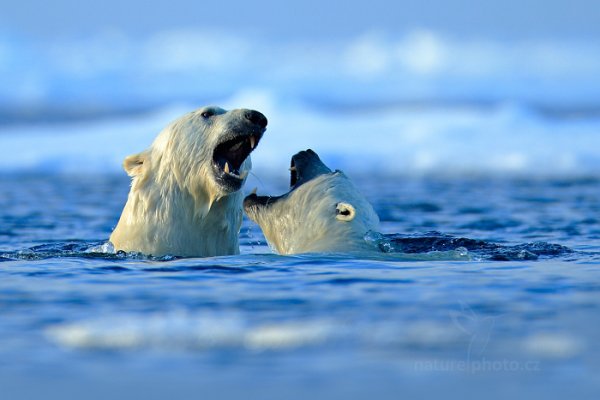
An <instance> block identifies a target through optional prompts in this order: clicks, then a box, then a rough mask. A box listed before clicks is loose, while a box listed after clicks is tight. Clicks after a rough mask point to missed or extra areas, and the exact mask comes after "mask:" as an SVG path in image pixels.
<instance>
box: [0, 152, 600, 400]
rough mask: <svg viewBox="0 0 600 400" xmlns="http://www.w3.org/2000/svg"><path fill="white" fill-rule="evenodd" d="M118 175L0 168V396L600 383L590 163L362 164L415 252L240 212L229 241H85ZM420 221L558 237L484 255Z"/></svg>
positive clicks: (431, 391)
mask: <svg viewBox="0 0 600 400" xmlns="http://www.w3.org/2000/svg"><path fill="white" fill-rule="evenodd" d="M258 151H259V150H257V152H258ZM123 175H124V174H108V173H107V174H97V175H87V174H79V175H75V174H72V175H63V174H57V173H50V174H48V173H46V174H42V173H38V174H31V173H27V174H25V173H23V174H17V173H11V174H4V175H2V176H1V177H0V185H1V187H2V197H0V210H1V211H0V243H1V247H0V312H1V316H2V317H1V318H0V338H1V340H0V360H1V361H0V386H1V387H2V392H3V396H2V397H3V398H7V399H21V398H23V399H29V398H40V397H44V398H56V399H59V398H60V399H63V398H106V397H107V396H110V397H116V398H142V396H143V398H150V399H152V398H164V397H166V396H169V397H182V398H189V397H197V396H220V397H222V398H239V397H260V398H274V399H275V398H306V397H311V398H365V397H367V396H368V397H372V396H377V397H379V398H390V399H391V398H399V397H404V396H416V395H429V396H431V397H433V396H448V395H449V393H450V394H451V397H456V398H459V397H464V396H477V397H481V396H486V397H487V398H505V397H507V396H517V397H533V396H545V397H546V398H564V397H565V396H568V395H570V396H575V397H577V398H582V399H583V398H590V399H591V398H595V396H596V395H597V393H598V390H600V384H599V383H598V380H597V379H596V377H597V374H598V372H599V371H600V347H599V346H598V344H597V340H596V339H597V337H598V335H599V334H600V319H599V318H598V314H599V310H600V241H599V238H600V219H599V218H598V216H599V215H600V208H599V207H600V206H599V204H600V201H599V200H600V195H599V193H600V191H599V190H598V188H599V186H600V180H599V179H597V178H560V179H559V178H556V179H536V178H530V179H525V178H506V177H486V178H480V177H472V178H462V179H461V178H457V177H454V178H440V177H432V176H428V177H418V178H415V177H412V178H411V177H407V176H392V175H387V176H386V175H381V176H377V177H371V178H368V179H367V178H365V177H359V176H357V177H356V178H357V179H356V183H357V185H358V187H359V188H361V190H364V191H365V193H367V196H368V198H369V200H370V201H372V203H373V204H374V207H375V209H376V211H377V212H378V213H379V215H380V217H381V220H382V232H383V233H384V234H401V235H396V236H395V238H396V239H402V238H403V239H405V242H404V243H405V244H406V243H407V242H406V240H408V238H410V243H411V244H412V245H413V247H412V250H411V251H410V252H408V253H406V254H402V253H384V252H380V253H376V252H373V253H372V254H364V255H352V256H349V255H344V254H337V255H323V254H320V255H319V254H317V255H298V256H278V255H275V254H272V253H271V251H270V249H269V248H268V246H267V245H266V243H265V240H264V237H263V236H262V234H261V232H260V230H259V229H258V227H257V226H256V225H254V224H253V223H251V222H250V221H248V220H245V221H244V225H243V228H242V231H241V238H242V247H241V252H242V254H241V255H239V256H228V257H215V258H204V259H203V258H188V259H177V258H173V257H164V258H162V259H148V258H147V257H144V256H141V255H135V254H129V255H126V254H107V253H102V252H101V248H99V247H98V246H101V245H102V244H103V243H104V242H105V241H106V238H107V237H108V236H109V234H110V232H111V229H112V228H113V227H114V225H115V224H116V221H117V219H118V216H119V213H120V210H121V207H122V205H123V202H124V200H125V198H126V194H127V191H128V180H127V179H126V178H125V177H124V176H123ZM268 182H270V183H269V184H268V187H266V186H265V187H263V189H264V190H269V191H275V192H276V191H278V190H282V191H283V190H285V188H284V186H285V182H284V181H281V182H278V181H277V180H276V179H272V180H268ZM432 231H437V232H440V233H443V234H446V235H452V236H453V237H457V238H470V239H478V240H483V241H486V243H495V244H498V245H501V246H506V247H508V246H515V245H525V246H529V247H528V249H529V250H531V251H535V249H540V248H544V246H549V245H548V244H550V243H552V244H559V245H561V246H565V247H564V248H560V251H556V252H552V251H550V252H548V253H544V252H541V253H540V255H539V256H537V257H520V256H519V255H516V256H515V257H514V258H512V259H509V260H508V261H496V260H492V259H489V258H488V257H486V255H488V254H490V253H486V251H487V250H483V252H481V251H480V252H477V251H468V250H466V249H465V248H459V246H463V245H464V243H457V244H455V245H453V244H452V243H447V245H446V247H443V246H442V247H443V248H440V246H439V243H438V248H437V249H436V248H435V246H431V245H430V242H427V240H426V239H424V237H432V236H435V234H432V233H430V232H432ZM367 239H368V240H371V241H372V242H373V243H375V242H377V241H378V240H379V242H377V243H378V244H381V243H384V242H382V240H383V239H381V238H377V237H374V236H371V237H369V238H367ZM386 240H388V242H390V243H391V241H390V240H391V239H390V237H388V239H386ZM397 243H400V242H397ZM414 246H417V247H414ZM419 246H420V247H419ZM428 246H429V248H428ZM547 248H549V247H547Z"/></svg>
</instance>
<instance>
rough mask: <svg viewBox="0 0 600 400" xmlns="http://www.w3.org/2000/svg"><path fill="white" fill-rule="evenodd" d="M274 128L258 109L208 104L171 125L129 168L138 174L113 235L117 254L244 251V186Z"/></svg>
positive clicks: (130, 160) (126, 165)
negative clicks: (241, 233) (268, 128)
mask: <svg viewBox="0 0 600 400" xmlns="http://www.w3.org/2000/svg"><path fill="white" fill-rule="evenodd" d="M266 126H267V119H266V118H265V116H264V115H263V114H261V113H260V112H258V111H254V110H246V109H237V110H231V111H226V110H224V109H222V108H219V107H204V108H201V109H199V110H196V111H194V112H191V113H188V114H186V115H184V116H183V117H181V118H179V119H178V120H176V121H174V122H172V123H171V124H170V125H169V126H167V127H166V128H165V129H164V130H163V131H162V132H161V133H160V134H159V135H158V137H157V138H156V139H155V140H154V142H153V143H152V145H151V146H150V148H148V149H147V150H145V151H143V152H141V153H139V154H135V155H132V156H129V157H127V158H126V159H125V161H124V163H123V166H124V168H125V171H126V172H127V173H128V174H129V175H130V176H131V177H132V183H131V189H130V191H129V196H128V199H127V203H126V204H125V207H124V209H123V212H122V214H121V218H120V219H119V223H118V224H117V227H116V228H115V230H114V231H113V233H112V235H111V236H110V242H111V243H112V244H113V246H114V248H115V250H123V251H128V252H130V251H135V252H141V253H144V254H150V255H154V256H162V255H167V254H169V255H176V256H199V257H204V256H217V255H228V254H239V241H238V234H239V230H240V227H241V223H242V199H243V195H242V193H241V192H240V189H241V187H242V185H243V183H244V181H245V179H246V175H247V174H248V172H249V171H250V168H251V161H250V157H249V155H250V153H251V152H252V151H253V150H254V148H255V147H256V145H257V144H258V142H259V141H260V139H261V138H262V135H263V134H264V132H265V129H266Z"/></svg>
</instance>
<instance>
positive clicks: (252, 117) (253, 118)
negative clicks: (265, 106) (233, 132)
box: [244, 110, 267, 128]
mask: <svg viewBox="0 0 600 400" xmlns="http://www.w3.org/2000/svg"><path fill="white" fill-rule="evenodd" d="M244 117H246V119H247V120H248V121H250V122H252V123H253V124H256V125H258V126H260V127H261V128H266V127H267V117H265V116H264V115H263V114H262V113H259V112H258V111H254V110H246V112H245V113H244Z"/></svg>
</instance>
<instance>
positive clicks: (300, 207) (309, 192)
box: [244, 150, 379, 254]
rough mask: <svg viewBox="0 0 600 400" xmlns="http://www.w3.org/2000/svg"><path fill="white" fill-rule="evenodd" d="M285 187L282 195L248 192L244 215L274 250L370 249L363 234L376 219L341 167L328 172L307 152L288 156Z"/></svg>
mask: <svg viewBox="0 0 600 400" xmlns="http://www.w3.org/2000/svg"><path fill="white" fill-rule="evenodd" d="M290 171H291V189H290V191H289V192H288V193H286V194H284V195H282V196H257V195H256V194H255V193H253V194H250V195H249V196H247V197H246V199H245V200H244V209H245V211H246V214H247V215H248V216H249V217H250V219H252V220H253V221H254V222H256V223H257V224H258V225H259V226H260V228H261V229H262V231H263V233H264V235H265V237H266V239H267V241H268V242H269V244H270V245H271V247H273V248H274V249H275V250H276V251H277V252H278V253H279V254H297V253H318V252H347V251H356V250H372V246H371V245H370V244H368V243H367V242H366V241H365V239H364V237H365V234H366V233H367V232H368V231H377V230H378V228H379V217H378V216H377V214H376V213H375V211H374V210H373V207H372V206H371V204H370V203H369V202H368V201H367V199H365V197H364V196H363V195H362V194H361V193H360V192H359V191H358V189H356V187H355V186H354V185H353V184H352V182H351V181H350V180H349V179H348V177H347V176H346V175H345V174H344V173H343V172H341V171H331V170H330V169H329V168H328V167H327V166H326V165H325V164H323V162H322V161H321V160H320V159H319V156H318V155H317V154H316V153H315V152H314V151H312V150H306V151H301V152H299V153H297V154H296V155H294V156H293V157H292V161H291V168H290Z"/></svg>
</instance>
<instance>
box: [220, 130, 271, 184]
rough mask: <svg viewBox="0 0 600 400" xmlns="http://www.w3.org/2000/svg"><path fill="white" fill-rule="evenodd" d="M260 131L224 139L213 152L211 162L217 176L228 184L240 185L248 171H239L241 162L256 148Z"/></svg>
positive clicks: (260, 135)
mask: <svg viewBox="0 0 600 400" xmlns="http://www.w3.org/2000/svg"><path fill="white" fill-rule="evenodd" d="M261 138H262V133H252V134H243V135H238V136H235V137H233V138H231V139H228V140H225V141H224V142H223V143H220V144H219V145H217V147H216V148H215V150H214V152H213V162H214V166H215V169H216V170H217V172H218V173H217V178H219V179H221V180H224V181H225V183H227V184H228V186H234V187H240V186H241V183H242V182H243V180H244V179H245V178H246V175H248V171H240V168H241V167H242V164H243V163H244V161H246V159H247V158H248V156H249V155H250V153H252V151H253V150H254V149H255V148H256V146H257V145H258V142H260V139H261Z"/></svg>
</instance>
